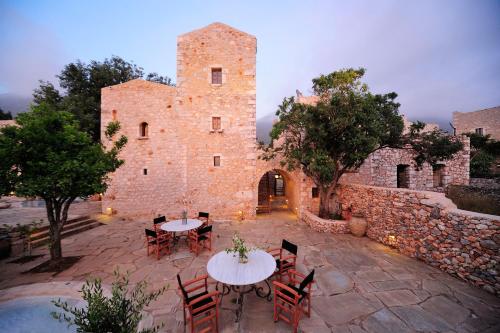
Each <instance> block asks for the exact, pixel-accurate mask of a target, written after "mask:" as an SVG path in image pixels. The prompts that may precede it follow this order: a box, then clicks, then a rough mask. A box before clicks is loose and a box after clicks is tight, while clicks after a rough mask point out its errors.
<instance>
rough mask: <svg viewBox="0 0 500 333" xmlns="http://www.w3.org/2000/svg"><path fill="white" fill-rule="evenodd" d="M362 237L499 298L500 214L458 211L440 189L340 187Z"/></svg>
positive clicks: (340, 192)
mask: <svg viewBox="0 0 500 333" xmlns="http://www.w3.org/2000/svg"><path fill="white" fill-rule="evenodd" d="M338 196H339V200H340V201H341V202H342V203H343V204H346V205H352V207H353V213H362V214H363V215H364V216H365V217H366V220H367V223H368V228H367V236H368V237H369V238H371V239H374V240H376V241H379V242H381V243H383V244H386V245H389V246H393V247H395V248H397V249H398V250H399V251H401V252H402V253H403V254H406V255H408V256H411V257H416V258H418V259H420V260H423V261H424V262H426V263H428V264H430V265H432V266H435V267H438V268H440V269H442V270H444V271H446V272H448V273H450V274H453V275H456V276H458V277H460V278H462V279H464V280H467V281H469V282H470V283H472V284H474V285H477V286H480V287H482V288H484V289H485V290H487V291H489V292H491V293H496V294H497V295H498V296H500V254H499V248H500V216H495V215H487V214H480V213H474V212H469V211H464V210H459V209H457V208H456V206H455V205H454V204H453V203H452V202H451V200H449V199H447V198H446V197H444V195H443V194H442V193H435V192H427V191H413V190H407V189H397V188H383V187H374V186H364V185H342V186H341V187H340V189H339V191H338Z"/></svg>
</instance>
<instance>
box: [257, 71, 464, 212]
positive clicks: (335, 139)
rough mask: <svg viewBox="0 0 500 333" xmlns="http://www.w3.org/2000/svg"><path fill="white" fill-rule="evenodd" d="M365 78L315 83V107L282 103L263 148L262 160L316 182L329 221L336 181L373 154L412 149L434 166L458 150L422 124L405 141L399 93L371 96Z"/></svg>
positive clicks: (349, 75)
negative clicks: (388, 149) (277, 162)
mask: <svg viewBox="0 0 500 333" xmlns="http://www.w3.org/2000/svg"><path fill="white" fill-rule="evenodd" d="M364 73H365V70H364V69H346V70H340V71H336V72H333V73H331V74H328V75H321V76H319V77H318V78H315V79H313V80H312V82H313V91H314V95H315V96H316V97H317V102H316V103H312V104H304V103H299V102H297V101H295V99H294V98H293V97H289V98H285V99H284V100H283V103H282V104H281V105H280V106H279V108H278V111H277V112H276V115H277V116H278V121H277V122H275V123H274V125H273V129H272V130H271V138H272V140H273V141H272V142H271V144H270V145H268V146H265V145H263V144H262V145H261V148H262V149H263V153H262V155H261V158H263V159H266V160H269V159H274V158H279V159H280V162H281V164H282V165H283V166H287V168H288V169H289V170H294V169H300V170H302V171H303V172H304V173H305V174H306V175H307V176H309V177H310V178H311V179H312V180H313V181H314V183H315V184H316V186H317V187H318V190H319V197H320V209H319V215H320V217H325V218H328V217H329V215H330V211H329V205H328V201H329V199H330V197H331V196H332V195H333V194H334V193H335V189H336V187H337V185H338V182H339V180H340V177H342V175H343V174H344V173H345V172H347V171H352V170H356V169H357V168H359V167H360V166H361V165H362V164H363V162H364V161H365V159H366V158H367V157H368V155H370V154H371V153H373V152H374V151H376V150H377V149H381V148H384V147H398V148H407V147H409V146H410V147H411V148H413V147H414V148H416V152H417V154H416V155H415V156H416V158H417V159H416V163H417V165H419V166H421V165H422V163H423V161H424V160H426V161H430V162H431V163H435V162H436V161H437V159H438V158H439V159H446V158H449V157H451V156H452V155H453V154H454V153H455V152H457V151H458V150H460V149H461V148H462V146H461V143H459V142H458V143H457V142H456V140H453V139H452V138H449V137H447V136H446V135H442V133H441V134H440V133H438V132H433V133H432V135H428V134H424V133H421V129H422V128H421V127H422V123H420V122H419V123H417V125H416V126H414V127H413V129H412V131H411V133H410V135H407V136H404V135H403V128H404V123H403V118H402V117H401V115H400V114H399V106H400V105H399V103H397V102H396V101H395V99H396V97H397V94H396V93H394V92H390V93H387V94H372V93H371V92H370V91H369V89H368V87H367V85H366V84H364V83H363V82H361V78H362V77H363V75H364Z"/></svg>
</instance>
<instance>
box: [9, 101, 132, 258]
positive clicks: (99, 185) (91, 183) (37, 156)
mask: <svg viewBox="0 0 500 333" xmlns="http://www.w3.org/2000/svg"><path fill="white" fill-rule="evenodd" d="M79 128H80V125H79V123H78V121H76V120H75V118H74V116H73V115H72V114H71V113H69V112H65V111H62V110H60V109H56V108H54V107H53V106H50V105H48V104H45V103H42V104H40V105H36V106H33V107H32V109H31V111H30V112H27V113H23V114H20V115H19V116H17V118H16V124H15V125H14V126H7V127H4V128H2V129H1V130H0V195H5V194H8V193H10V192H15V194H16V195H19V196H26V197H40V198H42V199H43V200H44V201H45V204H46V210H47V218H48V221H49V224H50V225H49V235H50V255H51V261H52V262H53V263H57V262H58V261H59V260H60V259H61V258H62V249H61V231H62V229H63V227H64V224H65V223H66V221H67V218H68V210H69V207H70V205H71V204H72V203H73V202H74V200H75V199H76V198H80V197H87V196H90V195H92V194H95V193H101V192H104V191H105V190H106V187H107V180H108V176H107V175H108V174H109V173H110V172H113V171H115V170H116V169H117V168H118V167H120V165H122V164H123V160H121V159H119V158H118V153H119V152H120V150H121V149H122V148H123V147H124V146H125V144H126V142H127V138H126V137H124V136H120V137H119V138H117V139H116V140H114V143H113V145H112V147H111V148H110V149H109V150H106V149H105V147H104V145H103V144H101V143H95V142H93V140H92V138H91V137H90V136H89V135H88V134H87V133H85V132H83V131H81V130H80V129H79ZM119 129H120V125H119V123H117V122H112V123H110V124H109V125H108V126H107V129H106V132H105V134H106V138H107V139H108V140H112V139H113V137H114V136H115V135H117V133H118V131H119Z"/></svg>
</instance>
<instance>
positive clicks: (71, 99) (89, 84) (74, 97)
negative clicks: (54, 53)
mask: <svg viewBox="0 0 500 333" xmlns="http://www.w3.org/2000/svg"><path fill="white" fill-rule="evenodd" d="M142 77H144V70H143V69H142V68H141V67H139V66H137V65H135V64H133V63H130V62H127V61H125V60H123V59H122V58H120V57H117V56H113V57H111V59H104V61H103V62H99V61H95V60H93V61H91V62H90V63H89V64H86V63H84V62H81V61H76V62H74V63H70V64H68V65H66V66H65V67H64V68H63V70H62V71H61V73H60V74H59V75H58V76H57V78H58V79H59V85H60V86H61V88H63V89H64V90H65V95H64V96H62V95H61V94H60V93H59V91H58V90H57V89H55V88H54V86H53V85H52V84H51V83H49V82H42V81H41V82H40V87H39V88H38V89H36V90H35V91H34V94H33V97H34V102H35V104H40V103H41V102H45V103H47V104H49V105H55V106H56V107H57V108H60V109H64V110H67V111H69V112H71V113H72V114H74V115H75V116H76V118H77V119H78V121H79V122H80V125H81V129H82V130H84V131H85V132H87V133H89V134H90V135H91V136H92V138H93V139H94V141H96V142H98V141H99V138H100V126H101V124H100V121H101V89H102V88H104V87H108V86H112V85H115V84H120V83H124V82H127V81H130V80H133V79H137V78H142ZM146 79H147V80H150V81H153V82H157V83H162V84H167V85H173V83H172V80H171V79H170V78H168V77H167V76H160V75H158V74H157V73H150V74H148V75H147V77H146Z"/></svg>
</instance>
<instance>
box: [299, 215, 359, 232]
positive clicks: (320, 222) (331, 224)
mask: <svg viewBox="0 0 500 333" xmlns="http://www.w3.org/2000/svg"><path fill="white" fill-rule="evenodd" d="M300 219H301V220H302V221H303V222H304V223H305V224H307V225H309V226H310V227H311V228H312V229H313V230H316V231H319V232H328V233H332V234H348V233H350V232H351V231H350V230H349V224H348V222H347V221H341V220H327V219H322V218H321V217H318V216H317V215H315V214H313V213H311V212H310V211H308V210H304V211H303V212H302V214H301V218H300Z"/></svg>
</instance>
